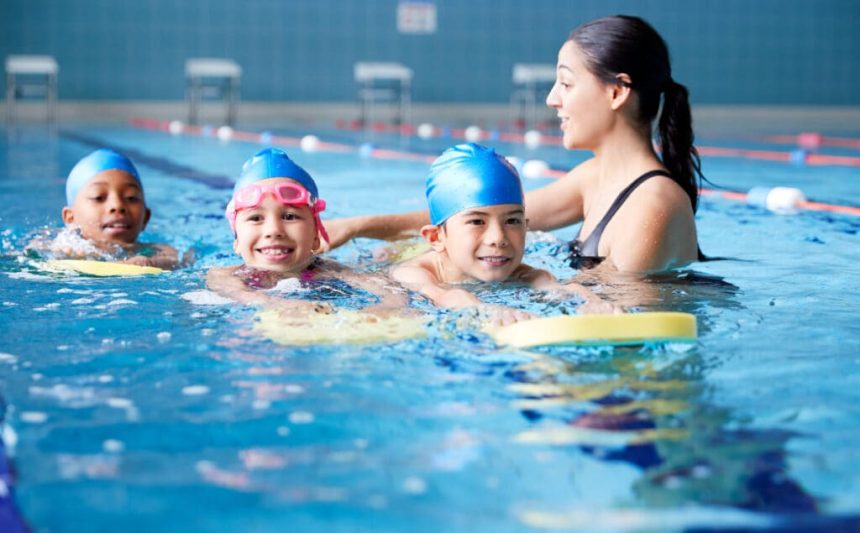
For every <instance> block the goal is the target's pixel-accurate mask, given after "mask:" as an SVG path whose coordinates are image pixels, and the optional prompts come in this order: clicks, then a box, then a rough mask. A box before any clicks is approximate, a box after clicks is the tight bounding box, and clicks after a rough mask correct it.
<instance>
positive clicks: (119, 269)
mask: <svg viewBox="0 0 860 533" xmlns="http://www.w3.org/2000/svg"><path fill="white" fill-rule="evenodd" d="M39 267H40V268H42V269H44V270H50V271H52V272H77V273H79V274H86V275H88V276H100V277H103V276H146V275H151V274H161V273H162V272H164V270H162V269H160V268H156V267H149V266H139V265H129V264H126V263H111V262H109V261H87V260H83V259H53V260H50V261H45V262H44V263H41V264H40V265H39Z"/></svg>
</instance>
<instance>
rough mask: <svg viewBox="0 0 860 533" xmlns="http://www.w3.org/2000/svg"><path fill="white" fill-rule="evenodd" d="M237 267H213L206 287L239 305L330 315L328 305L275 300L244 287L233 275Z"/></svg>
mask: <svg viewBox="0 0 860 533" xmlns="http://www.w3.org/2000/svg"><path fill="white" fill-rule="evenodd" d="M238 268H239V267H235V266H234V267H213V268H210V269H209V272H208V273H207V274H206V286H207V287H208V288H209V290H212V291H215V292H217V293H218V294H220V295H221V296H224V297H225V298H230V299H231V300H235V301H237V302H239V303H241V304H245V305H250V306H255V307H267V308H271V309H274V310H276V311H280V312H289V313H301V314H307V313H310V312H315V313H331V312H332V308H331V306H330V305H328V304H325V303H320V302H309V301H306V300H291V299H285V298H275V297H273V296H269V295H268V294H266V293H265V292H262V291H258V290H255V289H252V288H250V287H248V286H247V285H245V282H244V281H242V280H241V279H240V278H239V277H238V276H236V275H235V272H236V270H237V269H238Z"/></svg>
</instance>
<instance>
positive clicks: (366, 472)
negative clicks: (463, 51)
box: [0, 126, 860, 532]
mask: <svg viewBox="0 0 860 533" xmlns="http://www.w3.org/2000/svg"><path fill="white" fill-rule="evenodd" d="M283 133H302V132H300V131H298V130H296V131H284V132H283ZM318 133H319V135H320V136H321V137H322V138H323V139H324V140H325V139H326V138H327V137H326V135H329V136H330V137H331V138H332V139H338V140H342V141H346V142H350V143H352V144H354V145H357V144H358V143H360V142H362V140H363V138H362V137H361V136H357V135H354V134H351V133H344V132H336V131H329V130H322V129H321V130H319V131H318ZM5 134H6V135H5V138H3V139H0V197H2V200H3V206H4V209H3V210H2V212H0V227H2V233H0V237H2V241H0V246H2V257H0V287H2V296H0V309H2V311H0V331H3V332H4V335H2V337H0V396H2V398H0V408H5V409H4V410H3V411H2V414H0V416H2V421H3V427H4V430H3V433H2V436H3V442H4V443H5V448H6V456H7V459H9V461H10V463H11V465H14V468H12V469H11V471H8V470H9V469H6V468H5V467H2V465H3V463H2V462H0V481H3V483H0V489H4V490H0V525H2V526H3V527H7V528H12V527H13V526H12V524H14V519H12V518H10V516H11V515H10V513H12V514H14V512H15V510H14V509H12V508H10V507H9V506H8V503H9V501H10V500H9V498H8V496H9V490H10V488H11V487H14V496H15V502H16V504H17V506H16V507H17V510H18V511H20V514H21V515H22V516H23V518H24V520H26V522H27V523H28V524H29V525H30V526H31V527H32V529H33V531H52V532H63V531H124V532H135V531H141V532H143V531H190V530H194V531H266V532H268V531H283V530H297V531H298V530H319V529H325V530H333V531H339V530H345V531H356V530H374V531H376V530H408V531H472V530H486V531H520V530H535V531H540V530H558V529H562V530H579V531H681V530H689V531H693V530H698V531H701V530H715V529H720V528H725V529H730V528H736V529H737V530H748V529H762V530H768V529H775V530H780V531H784V530H797V531H810V530H813V531H814V530H819V531H833V530H836V531H840V530H841V531H852V530H857V529H858V528H860V518H858V517H860V466H858V465H860V451H858V448H857V446H856V443H857V442H858V440H860V402H858V401H857V400H858V393H857V391H858V390H860V356H858V355H857V354H858V353H860V326H858V323H857V319H856V317H857V316H858V312H860V303H858V301H857V289H856V288H857V287H858V286H860V269H857V268H856V265H857V264H858V262H860V219H857V218H852V217H849V216H842V215H831V214H821V213H810V212H807V213H802V214H799V215H796V216H778V215H774V214H771V213H768V212H766V211H764V210H762V209H759V208H755V207H750V206H746V205H743V204H739V203H730V202H728V201H726V200H719V199H711V198H705V199H703V200H702V204H701V207H700V210H699V215H698V222H699V228H700V242H701V245H702V248H703V249H704V251H705V252H706V253H707V254H709V255H714V256H729V257H734V258H737V259H738V260H731V261H717V262H709V263H702V264H697V265H695V266H694V267H693V268H692V269H689V270H685V271H683V272H680V273H677V274H673V275H668V276H663V277H661V278H655V279H650V280H646V281H644V282H641V281H640V282H636V281H624V280H613V281H611V282H609V283H606V282H603V283H602V284H601V285H600V286H598V287H597V289H598V290H602V291H603V292H604V293H605V294H607V295H614V296H615V297H617V298H619V299H621V300H620V301H622V302H623V303H624V305H630V306H634V307H636V308H639V309H642V310H679V311H686V312H691V313H695V314H696V315H697V317H698V319H699V327H700V340H699V342H698V343H697V344H696V345H695V346H693V347H692V348H690V347H684V346H671V345H670V346H651V347H645V348H641V349H640V348H617V349H614V350H613V349H609V348H589V349H573V348H555V349H539V350H514V349H508V348H501V347H498V346H495V345H494V344H493V343H492V342H491V341H490V340H489V339H488V338H487V337H485V336H484V335H483V334H481V333H480V331H479V328H478V325H479V324H476V323H475V320H474V319H473V318H472V317H470V316H467V315H453V314H448V313H441V312H439V313H435V314H434V312H433V311H432V310H430V309H429V308H428V307H427V306H420V305H419V308H420V309H421V311H422V312H425V313H429V314H431V316H432V326H431V327H430V328H428V336H427V337H426V338H424V339H418V340H407V341H402V342H394V343H387V344H376V345H369V346H362V345H348V346H311V347H301V348H289V347H284V346H280V345H277V344H274V343H272V342H270V341H268V340H266V339H263V338H260V337H259V336H257V335H256V334H255V333H254V332H253V331H252V325H253V321H254V312H253V310H248V309H242V308H239V307H238V306H235V305H223V304H222V305H218V304H214V303H211V300H210V299H209V298H208V295H207V294H206V293H205V292H203V291H204V289H205V283H204V277H205V272H206V269H207V268H209V267H211V266H214V265H226V264H234V263H235V262H236V257H234V256H233V254H232V251H231V235H230V232H229V227H228V225H227V223H226V221H225V220H224V219H223V208H224V205H225V203H226V200H227V196H228V194H229V192H228V191H229V187H230V183H231V182H232V179H231V176H233V175H235V174H236V173H237V172H238V169H239V168H240V167H241V164H242V162H243V161H244V160H245V159H246V158H247V157H248V156H249V155H251V154H252V153H253V152H254V151H255V150H256V149H257V148H258V147H257V146H255V145H253V144H250V143H243V142H230V143H222V142H220V141H218V140H216V139H212V138H199V137H186V136H177V137H173V136H169V135H166V134H164V133H160V132H150V131H143V130H136V129H132V128H130V127H125V126H121V127H119V126H101V127H99V126H88V127H84V126H68V127H64V128H61V129H60V130H59V131H56V132H52V131H50V130H46V129H44V128H41V127H22V128H14V129H7V130H6V131H5ZM376 142H378V143H380V144H381V145H388V146H391V147H398V148H404V149H408V150H412V151H416V152H422V153H428V154H432V153H436V152H438V151H439V150H440V149H441V148H443V147H444V146H445V141H440V140H435V141H418V140H398V139H396V138H394V137H390V138H389V137H385V136H380V137H379V138H377V139H376ZM104 145H108V146H113V147H117V148H120V149H123V150H126V151H127V152H129V153H130V154H131V155H132V156H133V157H134V158H135V160H136V161H137V162H138V165H139V169H140V171H141V173H142V175H143V176H144V179H145V184H146V190H147V200H148V203H149V204H150V206H151V207H152V208H153V217H152V221H151V222H150V225H149V227H148V228H147V231H146V232H145V233H144V236H143V240H145V241H150V242H167V243H170V244H172V245H173V246H175V247H176V248H178V249H180V250H193V251H194V253H195V254H196V256H197V258H198V259H197V262H196V263H195V264H194V265H193V266H191V267H188V268H186V269H183V270H180V271H177V272H175V273H171V274H168V275H164V276H160V277H156V278H125V279H118V278H105V279H96V278H88V277H69V276H61V275H56V274H46V273H44V272H41V271H39V270H37V269H36V268H35V267H34V266H33V263H32V260H31V259H29V258H27V257H26V256H24V255H23V254H22V249H23V247H24V245H25V244H26V243H27V242H28V241H29V239H30V238H32V236H33V235H34V234H36V233H38V232H39V231H40V230H41V229H42V228H44V227H56V226H58V225H59V221H60V218H59V212H60V208H61V207H62V205H63V203H64V194H63V183H64V178H65V175H66V174H67V173H68V171H69V169H70V168H71V166H72V165H73V164H74V163H75V162H76V161H77V160H78V159H79V158H80V157H82V156H83V155H85V154H86V153H88V152H89V151H91V150H92V149H93V148H95V147H97V146H104ZM496 146H497V147H498V149H499V150H500V151H502V152H503V153H507V154H511V155H517V156H519V157H524V158H527V157H535V156H537V157H541V158H544V159H546V160H548V161H550V162H551V163H552V164H553V165H554V166H557V167H560V168H561V167H566V166H571V165H573V164H574V163H575V162H576V161H578V160H580V159H581V158H582V156H581V155H580V154H571V153H565V152H563V151H561V150H560V149H557V148H541V149H539V150H537V151H536V152H528V151H526V150H525V149H524V148H522V147H516V146H511V145H504V144H498V143H497V144H496ZM291 153H293V155H294V157H295V159H296V160H297V161H298V162H299V163H300V164H301V165H303V166H304V167H305V168H306V169H307V170H308V171H309V172H310V173H311V174H312V175H314V176H315V177H316V178H317V181H318V183H319V186H320V189H321V193H322V195H323V196H324V197H325V198H326V200H327V201H328V205H329V206H330V207H329V210H328V211H327V212H326V215H327V216H329V217H338V216H347V215H354V214H362V213H368V212H400V211H407V210H413V209H418V208H420V207H422V206H423V201H424V200H423V195H422V190H423V189H422V184H423V179H424V175H425V171H426V165H425V164H423V163H417V162H409V161H396V160H395V161H390V160H377V159H364V158H361V157H359V155H357V153H356V152H349V153H330V152H317V153H309V154H306V153H301V152H299V151H297V150H295V149H293V150H291ZM704 168H705V171H706V173H707V175H708V177H709V178H711V179H712V180H713V181H714V182H716V183H718V184H720V185H724V186H726V187H729V188H732V189H738V190H746V189H748V188H750V187H752V186H755V185H789V186H796V187H800V188H802V189H803V190H804V191H805V192H806V193H807V195H808V196H809V197H810V198H813V199H815V200H819V201H827V202H833V203H852V204H854V205H856V204H857V203H858V199H860V194H858V191H860V185H858V179H860V171H858V170H857V169H856V168H843V167H796V166H790V165H786V164H784V163H769V162H761V161H750V160H739V159H716V158H705V161H704ZM538 185H540V182H536V181H530V182H528V183H527V186H528V187H534V186H538ZM574 231H575V228H569V229H566V230H563V231H559V232H556V233H555V234H552V235H532V236H531V237H530V241H529V246H528V252H527V253H528V261H529V262H530V263H533V264H536V265H541V266H544V267H547V268H550V269H551V270H553V271H554V273H555V274H556V275H557V276H559V277H562V278H566V277H568V276H569V275H570V274H571V273H570V272H569V271H567V270H566V269H565V267H564V263H563V247H562V246H561V244H560V242H561V239H568V238H570V237H572V235H573V233H574ZM377 246H378V243H374V242H371V241H359V242H356V243H352V244H350V245H347V246H345V247H343V248H341V249H339V250H337V251H336V252H335V253H334V254H333V255H334V257H335V258H336V259H339V260H341V261H343V262H345V263H348V264H351V265H353V266H355V267H356V268H359V269H370V270H373V269H377V268H378V265H376V264H375V263H374V261H373V255H374V249H375V248H376V247H377ZM353 296H354V295H344V296H343V298H344V301H345V302H346V303H348V300H349V298H351V297H353ZM482 296H483V297H484V298H485V299H487V300H490V301H499V302H508V303H509V302H511V301H515V302H520V303H519V305H520V306H521V307H523V308H525V309H529V310H532V311H536V312H540V313H543V314H552V313H560V312H573V310H574V309H575V302H567V303H560V304H558V303H556V304H547V303H542V302H540V301H539V299H538V298H537V297H536V296H535V295H533V294H529V293H528V291H523V290H521V289H517V290H514V289H498V290H484V291H483V293H482ZM334 298H335V301H336V303H337V302H339V300H338V297H337V296H335V297H334ZM341 303H342V302H341ZM0 460H2V454H0ZM0 529H2V528H0Z"/></svg>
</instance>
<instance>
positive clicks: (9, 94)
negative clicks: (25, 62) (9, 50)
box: [6, 72, 15, 123]
mask: <svg viewBox="0 0 860 533" xmlns="http://www.w3.org/2000/svg"><path fill="white" fill-rule="evenodd" d="M14 105H15V75H14V74H12V73H10V72H7V73H6V122H8V123H12V122H13V121H14V120H15V111H14Z"/></svg>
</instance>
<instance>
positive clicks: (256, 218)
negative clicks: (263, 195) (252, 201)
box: [245, 214, 263, 222]
mask: <svg viewBox="0 0 860 533" xmlns="http://www.w3.org/2000/svg"><path fill="white" fill-rule="evenodd" d="M245 220H247V221H248V222H260V221H262V220H263V215H257V214H254V215H248V216H246V217H245Z"/></svg>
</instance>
